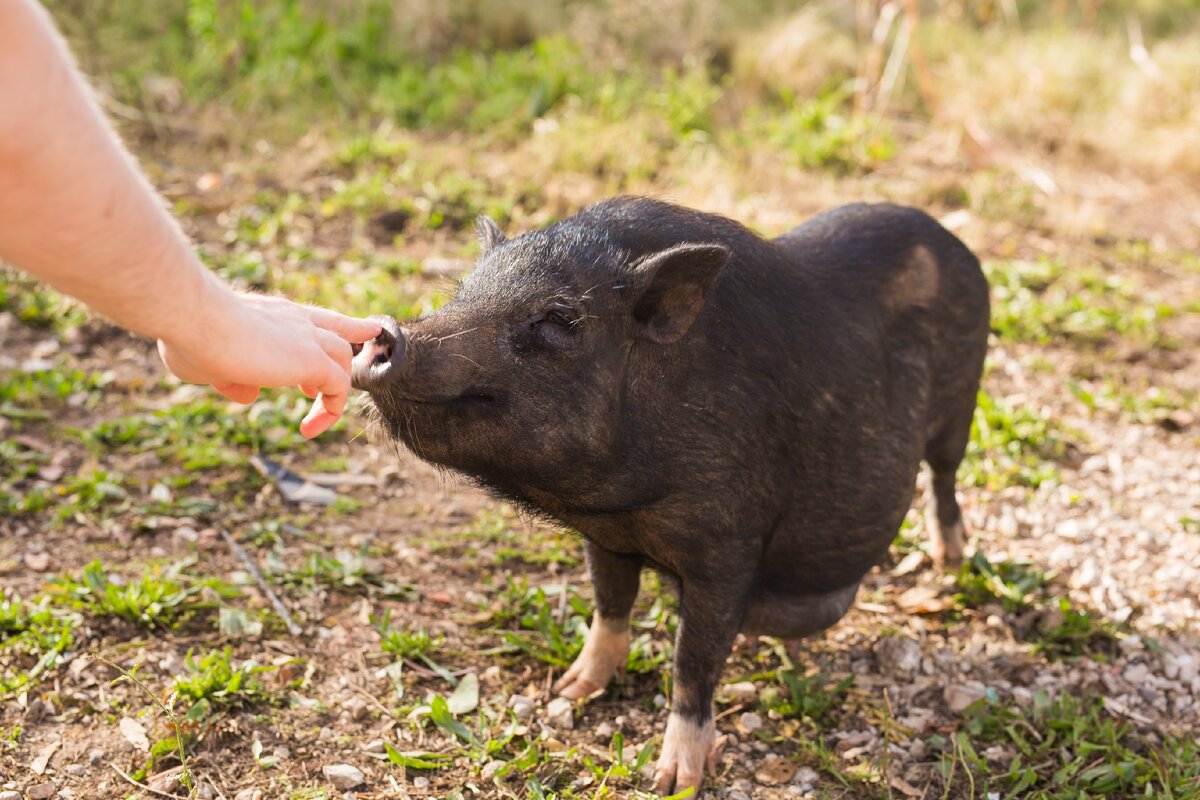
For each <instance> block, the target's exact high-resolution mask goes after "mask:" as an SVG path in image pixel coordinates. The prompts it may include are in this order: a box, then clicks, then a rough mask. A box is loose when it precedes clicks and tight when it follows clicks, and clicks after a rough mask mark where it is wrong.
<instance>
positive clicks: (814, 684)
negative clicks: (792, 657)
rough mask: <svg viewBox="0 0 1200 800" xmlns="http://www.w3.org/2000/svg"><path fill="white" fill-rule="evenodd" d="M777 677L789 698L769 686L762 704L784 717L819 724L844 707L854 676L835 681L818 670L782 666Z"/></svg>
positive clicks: (775, 676) (776, 674)
mask: <svg viewBox="0 0 1200 800" xmlns="http://www.w3.org/2000/svg"><path fill="white" fill-rule="evenodd" d="M774 678H775V680H776V681H778V683H780V684H782V686H783V688H784V690H785V692H786V697H785V696H784V695H783V694H781V693H780V692H779V691H778V689H777V688H776V687H768V690H767V691H764V693H763V697H762V702H763V705H764V706H765V707H766V708H767V709H768V710H770V711H775V712H777V713H778V714H780V715H781V716H783V717H796V718H800V719H805V720H809V721H811V722H812V723H814V724H816V725H822V724H824V723H825V722H827V721H828V714H829V713H830V712H831V711H833V710H835V709H837V708H840V707H841V706H842V704H843V701H844V700H845V698H846V695H847V694H848V693H849V692H850V687H851V686H853V685H854V676H853V675H847V676H846V677H844V678H841V679H838V680H833V679H831V678H830V677H829V676H827V675H824V674H822V673H821V672H820V671H818V670H809V671H806V670H802V669H801V668H799V667H793V668H791V669H783V668H780V669H779V670H777V671H776V672H775V673H774Z"/></svg>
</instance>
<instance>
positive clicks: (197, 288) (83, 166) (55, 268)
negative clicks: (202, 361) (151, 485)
mask: <svg viewBox="0 0 1200 800" xmlns="http://www.w3.org/2000/svg"><path fill="white" fill-rule="evenodd" d="M0 258H3V259H4V260H6V261H8V262H9V263H11V264H13V265H15V266H17V267H20V268H21V269H23V270H26V271H28V272H30V273H32V274H34V275H36V276H38V277H39V278H41V279H42V280H44V281H46V282H47V283H50V284H51V285H53V286H55V287H56V288H58V289H59V290H61V291H63V292H66V293H67V294H70V295H72V296H74V297H77V298H79V299H80V300H83V301H84V302H85V303H87V304H88V305H90V306H92V307H93V308H95V309H96V310H98V311H100V312H101V313H103V314H105V315H106V316H108V317H110V318H112V319H113V320H114V321H115V322H117V323H119V324H120V325H122V326H124V327H127V328H130V329H132V330H134V331H137V332H138V333H142V334H144V335H147V336H151V337H156V338H164V337H168V338H169V337H170V336H171V335H172V333H174V332H177V331H178V327H179V323H180V321H181V320H188V323H189V325H196V324H197V323H198V322H202V320H197V319H196V315H197V313H199V314H203V313H205V312H204V309H207V308H213V307H217V306H219V305H220V303H218V302H213V298H216V297H219V296H220V295H222V294H224V293H227V292H228V291H229V290H228V289H227V288H226V287H225V286H224V285H223V284H222V283H221V282H220V281H219V280H218V279H217V278H216V277H215V276H213V275H212V274H211V273H210V272H209V271H208V270H207V269H206V268H205V267H204V266H203V265H202V264H201V263H200V262H199V260H198V259H197V257H196V256H195V254H194V252H193V250H192V248H191V246H190V244H189V243H188V241H187V239H186V238H185V237H184V235H183V233H182V232H181V231H180V229H179V227H178V226H177V224H176V223H175V222H174V220H173V219H172V218H171V217H170V215H169V214H167V212H166V210H165V209H164V208H163V206H162V204H161V201H160V200H159V199H158V197H157V195H156V193H155V192H154V191H153V189H152V188H151V187H150V185H149V184H148V182H147V181H146V179H145V178H144V177H143V176H142V175H141V173H140V172H139V171H138V169H137V167H136V166H135V164H134V163H133V160H132V159H131V158H130V157H129V155H128V154H127V153H126V152H125V150H124V148H123V147H122V146H121V145H120V143H119V141H118V140H117V138H116V135H115V134H114V133H113V132H112V129H111V127H110V126H109V125H108V123H107V121H106V120H105V119H104V117H103V116H102V115H101V113H100V111H99V109H98V108H97V107H96V105H95V103H94V102H93V100H92V99H91V96H90V93H89V89H88V88H87V87H86V85H85V84H84V82H83V80H82V78H81V77H80V76H79V74H78V72H77V71H76V70H75V68H74V66H73V64H72V61H71V59H70V56H69V54H68V53H67V50H66V47H65V45H64V44H63V43H62V41H61V40H60V38H59V36H58V34H57V33H56V32H55V31H54V30H53V28H52V27H51V25H50V22H49V20H48V19H47V18H46V15H45V12H44V11H42V10H41V9H40V8H39V7H38V6H36V5H35V4H34V3H32V2H27V0H0Z"/></svg>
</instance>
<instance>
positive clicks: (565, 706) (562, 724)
mask: <svg viewBox="0 0 1200 800" xmlns="http://www.w3.org/2000/svg"><path fill="white" fill-rule="evenodd" d="M546 720H547V721H548V722H549V723H550V724H551V725H553V726H554V727H555V728H561V729H563V730H568V731H569V730H574V728H575V703H573V702H572V701H570V700H568V699H567V698H565V697H556V698H554V699H553V700H551V701H550V702H549V703H547V704H546Z"/></svg>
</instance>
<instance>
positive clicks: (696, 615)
mask: <svg viewBox="0 0 1200 800" xmlns="http://www.w3.org/2000/svg"><path fill="white" fill-rule="evenodd" d="M480 233H481V238H482V242H483V255H482V257H481V258H480V261H479V263H478V265H477V267H476V268H475V270H474V272H472V273H471V274H470V275H468V276H467V277H466V278H465V279H464V280H463V282H462V284H461V286H460V287H459V291H458V293H457V296H456V297H455V298H454V300H453V301H452V302H450V303H449V304H448V305H446V306H445V307H444V308H442V309H441V310H439V311H437V312H436V313H433V314H430V315H427V316H425V317H423V318H421V319H419V320H417V321H415V322H412V323H408V324H406V325H405V326H404V327H403V328H401V327H400V326H398V325H397V323H396V322H395V321H394V320H392V319H390V318H385V319H384V326H385V332H384V333H383V334H382V335H381V336H380V337H379V338H378V339H376V340H375V341H374V342H371V343H368V344H367V345H366V346H365V347H364V348H363V350H362V352H360V353H359V354H358V355H357V356H356V358H355V362H354V370H353V372H354V382H355V385H356V386H358V387H359V388H362V389H366V390H367V391H368V392H370V394H371V397H372V398H373V402H374V406H375V408H376V409H377V412H378V414H379V416H380V417H381V418H382V420H383V421H384V422H385V423H386V427H387V429H388V430H389V431H390V433H391V435H392V436H394V437H395V438H397V439H399V440H400V441H402V442H403V443H404V444H405V445H407V446H408V447H409V448H410V449H411V450H412V451H413V452H414V453H416V454H417V455H418V456H419V457H421V458H423V459H425V460H427V461H430V462H433V463H434V464H438V465H442V466H446V467H450V468H452V469H454V470H458V471H460V472H462V473H465V474H466V475H468V476H471V477H472V478H474V479H476V480H477V481H479V482H480V483H482V484H483V485H484V486H487V487H489V488H490V489H491V490H493V491H495V492H496V493H498V494H500V495H502V496H504V497H507V498H510V499H512V500H514V501H516V502H517V503H519V504H520V505H522V506H524V507H526V508H528V509H532V510H533V511H535V512H537V513H538V514H541V515H544V516H547V517H549V518H552V519H554V520H557V521H558V522H560V523H562V524H563V525H566V526H569V527H571V528H574V529H575V530H577V531H579V532H580V533H581V534H582V535H583V537H584V539H585V540H586V541H585V550H586V554H587V562H588V568H589V570H590V572H591V577H592V581H593V583H594V585H595V595H596V614H595V617H594V619H593V623H592V626H591V628H590V631H589V633H588V636H587V640H586V643H585V644H584V647H583V651H582V653H581V654H580V656H579V658H578V659H577V660H576V662H575V663H574V665H573V666H572V667H571V668H570V670H569V671H568V672H567V673H566V674H565V675H564V676H563V678H562V680H560V681H559V682H558V684H557V686H556V687H555V688H556V691H559V692H561V693H562V694H563V695H565V696H566V697H570V698H579V697H583V696H586V695H589V694H591V693H592V692H593V691H595V690H598V689H602V688H603V687H604V686H605V684H606V683H607V682H608V680H609V678H610V677H611V676H612V674H613V671H614V670H615V669H616V668H618V667H619V666H621V665H623V664H624V663H625V659H626V654H627V651H628V644H629V614H630V609H631V607H632V605H633V602H634V597H635V595H636V593H637V590H638V574H639V571H640V570H641V569H642V568H643V567H652V568H654V569H657V570H660V571H662V572H663V573H665V574H667V575H669V576H671V577H673V578H674V579H675V580H676V582H677V586H678V590H679V593H680V597H679V620H680V621H679V630H678V636H677V642H676V648H675V675H674V688H673V691H672V697H671V712H670V716H669V718H668V721H667V729H666V734H665V737H664V742H663V748H662V755H661V757H660V759H659V761H658V766H657V772H656V781H657V785H658V789H659V791H662V792H667V791H671V790H675V791H679V790H683V789H685V788H687V787H696V788H697V790H698V789H699V786H700V784H701V782H702V780H703V776H704V771H705V766H706V763H707V764H708V766H709V768H710V769H711V768H712V764H713V762H714V761H715V759H716V757H717V755H718V754H719V750H720V740H718V738H717V737H716V732H715V727H714V725H713V718H712V696H713V690H714V689H715V687H716V685H717V682H718V680H719V678H720V674H721V668H722V665H723V664H724V662H725V658H726V656H727V655H728V653H729V649H730V646H731V644H732V642H733V641H734V638H735V637H736V635H737V634H738V632H739V631H741V632H745V633H748V634H768V635H772V636H779V637H783V638H785V639H797V638H799V637H803V636H807V635H809V634H813V633H816V632H818V631H821V630H823V629H825V628H827V627H828V626H830V625H832V624H833V623H835V622H837V621H838V619H840V618H841V617H842V615H843V614H844V613H845V612H846V609H847V608H848V607H849V606H850V603H851V602H852V600H853V599H854V595H855V592H856V591H857V589H858V585H859V582H860V580H861V579H862V577H863V575H864V574H865V573H866V572H867V570H869V569H870V568H871V566H872V565H873V564H875V563H876V562H877V561H879V560H880V558H881V557H882V556H883V555H884V554H885V552H886V551H887V549H888V545H889V543H890V542H891V541H892V538H893V537H894V536H895V534H896V531H897V530H898V529H899V527H900V523H901V520H902V519H903V517H904V515H905V513H906V512H907V510H908V508H909V505H910V503H911V501H912V496H913V491H914V483H915V479H916V477H917V472H918V469H919V467H920V462H921V460H922V459H924V460H925V461H926V462H928V464H929V465H930V467H931V469H932V473H933V481H932V487H933V492H932V495H933V497H932V500H933V502H932V503H931V505H932V506H933V512H932V514H931V515H930V520H931V524H930V526H929V527H930V530H931V534H932V539H931V546H932V551H933V554H934V557H935V559H937V560H938V561H942V562H955V561H957V560H959V559H960V558H961V555H962V548H963V526H962V517H961V514H960V512H959V507H958V502H957V500H956V498H955V470H956V469H957V467H958V464H959V461H960V460H961V459H962V456H963V452H964V449H965V447H966V444H967V438H968V431H969V428H970V425H971V417H972V414H973V412H974V408H975V395H976V391H977V389H978V386H979V379H980V373H981V371H982V367H983V359H984V354H985V350H986V347H987V334H988V288H987V283H986V281H985V279H984V276H983V273H982V272H981V270H980V267H979V261H978V260H977V259H976V258H975V257H974V256H973V255H972V254H971V252H970V251H969V250H968V249H967V248H966V247H965V246H964V245H963V244H962V242H960V241H959V240H958V239H957V238H955V237H954V236H953V235H952V234H951V233H949V232H948V231H946V230H945V229H944V228H943V227H941V226H940V225H939V224H938V223H937V222H936V221H934V220H933V219H932V218H930V217H929V216H928V215H926V214H924V213H923V212H921V211H917V210H914V209H911V208H903V207H900V206H895V205H888V204H881V205H864V204H855V205H849V206H844V207H842V208H838V209H835V210H833V211H830V212H827V213H824V214H820V215H818V216H816V217H814V218H813V219H811V220H809V221H808V222H807V223H805V224H804V225H802V226H800V227H798V228H796V229H795V230H793V231H791V232H789V233H787V234H785V235H783V236H781V237H779V238H777V239H773V240H770V241H768V240H765V239H762V238H761V237H759V236H757V235H755V234H754V233H753V232H751V231H750V230H748V229H746V228H745V227H743V226H741V225H739V224H738V223H736V222H733V221H732V220H729V219H725V218H723V217H720V216H716V215H713V214H705V213H701V212H698V211H691V210H688V209H685V208H680V207H678V206H674V205H669V204H667V203H663V202H659V201H656V200H652V199H647V198H637V197H620V198H616V199H614V200H609V201H607V202H603V203H600V204H598V205H595V206H592V207H591V208H588V209H587V210H585V211H583V212H582V213H580V214H578V215H576V216H574V217H571V218H570V219H567V220H564V221H562V222H559V223H557V224H554V225H551V226H550V227H548V228H545V229H543V230H537V231H533V232H530V233H526V234H524V235H522V236H519V237H517V238H514V239H511V240H506V239H505V236H504V234H503V233H501V231H500V230H499V229H498V228H497V227H496V226H495V224H494V223H492V222H491V221H490V220H483V221H482V222H481V224H480Z"/></svg>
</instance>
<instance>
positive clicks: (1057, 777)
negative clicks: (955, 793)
mask: <svg viewBox="0 0 1200 800" xmlns="http://www.w3.org/2000/svg"><path fill="white" fill-rule="evenodd" d="M990 744H1001V745H1003V746H1004V747H1005V748H1006V751H1007V753H1008V754H1010V755H1009V758H1010V759H1011V760H1008V759H1007V758H1006V761H1007V763H1006V764H1004V765H1003V766H1002V767H1001V768H999V769H997V768H996V766H995V765H993V764H992V763H989V760H987V759H985V758H983V757H981V756H980V755H979V750H980V749H982V747H983V746H984V745H990ZM1198 755H1200V754H1198V753H1197V745H1196V743H1195V742H1194V741H1189V740H1187V739H1174V738H1171V737H1167V738H1166V739H1165V740H1161V741H1159V740H1158V739H1157V738H1156V737H1148V736H1145V735H1143V734H1142V733H1140V732H1139V731H1137V730H1136V729H1135V728H1134V727H1133V726H1131V725H1129V724H1128V723H1124V722H1119V721H1117V720H1115V719H1113V717H1112V716H1111V715H1110V714H1109V712H1108V711H1107V710H1106V709H1105V706H1104V702H1103V701H1102V700H1101V699H1099V698H1094V697H1089V698H1077V697H1074V696H1072V695H1070V694H1063V695H1060V696H1058V697H1054V698H1051V697H1048V696H1047V695H1046V694H1045V693H1042V692H1038V693H1035V695H1034V700H1033V703H1032V704H1031V705H1030V706H1029V707H1028V708H1024V709H1022V708H1016V707H1010V706H1006V705H1003V704H1001V703H999V702H996V701H986V700H985V701H982V702H980V703H979V704H977V705H975V706H973V707H972V708H970V709H968V711H967V715H966V718H965V720H964V725H963V728H962V731H961V732H960V733H958V734H957V735H956V737H955V746H954V747H953V748H951V752H950V753H947V754H946V755H944V756H943V760H942V765H941V772H942V775H943V778H944V779H945V780H946V782H947V784H949V785H950V786H954V787H956V788H957V789H958V790H959V791H962V790H965V789H966V787H967V786H968V785H973V786H974V787H975V789H976V791H977V792H978V794H977V796H983V795H984V793H992V792H995V793H997V795H998V796H1002V797H1005V798H1017V797H1023V798H1024V797H1027V798H1035V799H1036V800H1068V798H1070V799H1071V800H1075V799H1076V798H1100V797H1154V798H1185V797H1194V796H1195V793H1196V792H1198V791H1200V759H1198V758H1197V756H1198ZM956 767H957V769H956ZM964 773H965V774H964ZM948 789H949V786H948Z"/></svg>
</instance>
